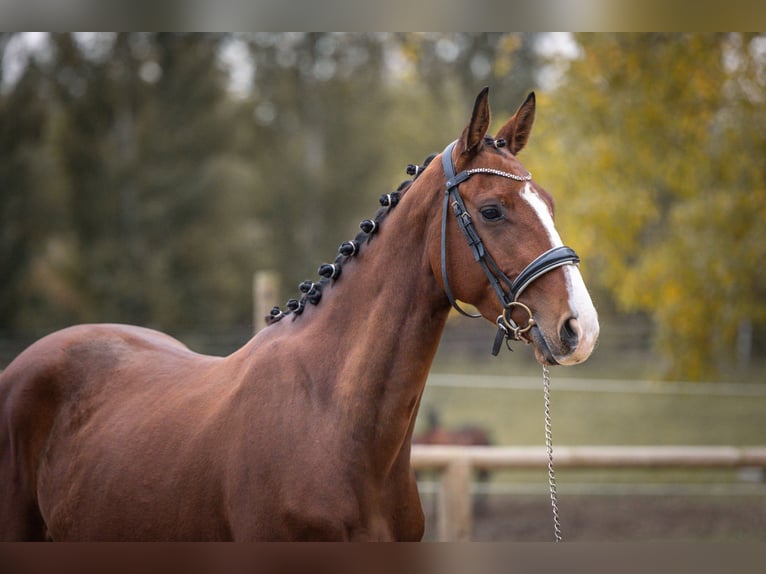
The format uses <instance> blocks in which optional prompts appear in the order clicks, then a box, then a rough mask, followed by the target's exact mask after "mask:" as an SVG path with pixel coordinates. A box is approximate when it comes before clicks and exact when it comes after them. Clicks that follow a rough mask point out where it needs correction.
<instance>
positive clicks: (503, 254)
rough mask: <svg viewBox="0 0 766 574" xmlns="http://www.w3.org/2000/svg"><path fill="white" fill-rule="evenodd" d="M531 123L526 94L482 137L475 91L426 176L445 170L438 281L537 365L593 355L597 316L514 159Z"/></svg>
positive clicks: (434, 254) (483, 106) (434, 228)
mask: <svg viewBox="0 0 766 574" xmlns="http://www.w3.org/2000/svg"><path fill="white" fill-rule="evenodd" d="M534 117H535V97H534V94H530V95H529V96H528V97H527V99H526V101H525V102H524V103H523V104H522V105H521V106H520V107H519V109H518V111H517V112H516V113H515V114H514V115H513V117H511V118H510V119H509V120H508V121H507V122H506V123H505V125H503V127H502V128H500V130H499V131H498V132H497V134H496V135H495V136H494V137H488V136H487V130H488V129H489V124H490V110H489V103H488V89H486V88H485V89H484V90H483V91H482V92H481V93H480V94H479V95H478V97H477V98H476V103H475V105H474V108H473V113H472V115H471V118H470V120H469V122H468V124H467V126H466V127H465V129H464V130H463V132H462V135H461V136H460V138H459V139H458V140H456V141H455V142H453V143H452V144H450V146H448V147H447V149H445V151H444V152H443V154H442V157H441V160H442V161H441V162H440V161H438V160H439V159H440V158H436V160H434V161H433V162H432V165H431V166H429V167H430V168H431V170H429V171H431V172H432V173H435V172H438V171H439V169H440V168H441V169H442V172H443V173H442V174H441V175H440V176H439V177H442V178H446V182H447V183H446V192H445V193H446V194H445V196H444V197H443V206H444V208H443V211H442V218H441V220H440V221H439V223H437V221H436V220H439V218H434V221H432V222H431V229H430V230H429V233H428V235H429V241H430V245H429V248H428V249H429V250H428V253H429V259H430V264H431V269H432V271H433V273H434V276H435V277H436V278H437V281H438V282H439V283H440V285H441V286H442V288H443V289H444V290H445V292H446V294H447V296H448V298H449V299H450V302H452V303H453V305H454V306H456V307H457V308H458V309H459V310H460V307H459V305H458V304H457V303H456V300H458V299H459V300H461V301H465V302H467V303H470V304H472V305H473V306H474V307H476V309H477V310H478V311H479V313H480V314H481V316H483V317H484V318H486V319H488V320H489V321H491V322H493V323H497V324H498V327H499V329H500V331H499V335H500V334H504V335H506V337H507V338H508V339H519V340H521V339H523V340H525V341H526V342H528V343H532V344H533V345H534V347H535V355H536V357H537V360H538V361H539V362H540V363H542V364H561V365H572V364H577V363H581V362H582V361H584V360H585V359H587V358H588V357H589V356H590V354H591V352H592V351H593V349H594V346H595V344H596V340H597V339H598V333H599V323H598V315H597V313H596V310H595V308H594V306H593V303H592V301H591V298H590V295H589V294H588V291H587V289H586V287H585V283H584V282H583V279H582V276H581V274H580V271H579V269H578V268H577V265H576V264H577V262H579V258H578V257H577V255H576V254H575V253H574V251H572V250H571V249H569V248H567V247H564V245H563V243H562V240H561V237H560V236H559V233H558V231H557V230H556V227H555V226H554V221H553V217H554V202H553V198H552V197H551V195H550V194H548V193H547V192H546V191H545V190H544V189H543V188H542V187H540V186H539V185H538V184H537V183H535V182H534V181H533V180H532V178H531V175H530V174H529V172H528V171H527V170H526V169H524V167H523V166H522V164H521V163H520V162H519V160H518V159H517V157H516V155H517V154H518V153H519V152H520V151H521V150H522V149H523V148H524V146H525V145H526V143H527V140H528V138H529V135H530V132H531V129H532V124H533V123H534ZM424 175H425V174H424ZM431 177H432V178H433V177H437V176H436V175H431ZM442 181H444V179H443V180H442ZM458 187H459V191H458ZM442 189H445V188H444V185H442ZM461 231H462V233H461ZM437 238H438V239H437ZM497 345H499V343H497ZM497 345H496V346H497Z"/></svg>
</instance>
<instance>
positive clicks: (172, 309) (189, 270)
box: [0, 3, 766, 540]
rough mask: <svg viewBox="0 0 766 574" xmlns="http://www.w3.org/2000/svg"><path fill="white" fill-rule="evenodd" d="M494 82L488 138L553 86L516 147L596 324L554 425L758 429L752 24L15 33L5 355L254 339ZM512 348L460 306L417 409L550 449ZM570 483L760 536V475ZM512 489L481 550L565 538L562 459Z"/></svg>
mask: <svg viewBox="0 0 766 574" xmlns="http://www.w3.org/2000/svg"><path fill="white" fill-rule="evenodd" d="M33 4H34V3H33ZM19 14H20V13H17V14H16V15H17V16H18V15H19ZM160 16H161V14H160ZM484 85H489V86H490V88H491V90H490V97H491V105H492V111H493V117H494V118H496V124H495V126H494V127H499V125H501V123H502V121H503V120H505V119H506V118H507V117H508V116H509V115H510V114H511V113H513V111H514V110H515V109H516V107H517V106H518V105H519V104H520V103H521V102H522V101H523V98H524V97H525V96H526V94H527V93H528V92H529V91H531V90H534V91H535V92H536V94H537V98H538V100H537V101H538V113H537V123H536V125H535V129H534V131H533V134H532V138H531V141H530V144H529V146H528V148H527V149H525V150H524V151H523V152H522V154H521V160H522V162H523V163H524V164H525V166H526V167H527V168H528V169H529V170H530V171H531V172H532V173H533V174H534V176H535V180H536V181H537V182H538V183H540V184H541V185H542V186H543V187H545V188H546V189H547V190H549V191H550V192H551V193H552V194H553V195H554V197H555V198H556V201H557V213H556V218H557V224H558V228H559V230H560V232H561V235H562V237H563V238H564V241H565V243H567V244H569V245H571V246H572V247H574V248H575V249H576V250H577V251H578V253H579V254H580V255H581V257H582V259H583V263H582V265H581V267H582V271H583V274H584V276H585V279H586V282H587V283H588V285H589V287H590V289H591V291H592V294H593V298H594V301H595V302H596V305H597V307H598V309H599V313H600V317H601V319H602V336H601V343H600V346H599V348H598V349H597V350H596V352H595V353H594V355H593V357H592V359H591V360H590V361H589V362H588V363H586V364H585V365H582V366H579V367H576V368H572V369H554V372H553V377H554V397H555V398H554V412H553V419H554V430H555V433H556V439H557V441H558V442H559V443H560V444H571V445H578V444H587V445H598V444H609V445H612V444H616V445H620V444H625V445H644V444H649V445H674V444H681V445H735V446H737V445H740V446H742V445H763V444H766V425H764V424H763V421H764V415H766V385H765V384H764V383H766V381H765V380H764V379H765V378H766V377H764V375H765V374H766V369H765V367H766V356H765V352H766V303H765V302H764V301H765V300H766V270H765V268H764V261H766V161H764V157H766V89H765V88H766V34H763V33H758V32H739V33H627V34H626V33H543V32H525V33H470V32H465V33H455V32H452V33H408V32H402V33H364V32H358V33H328V32H321V33H304V32H300V33H281V32H259V33H204V34H194V33H79V34H75V33H35V34H29V33H8V32H6V33H0V368H2V367H3V366H5V365H6V364H7V363H8V362H9V361H10V360H11V359H12V358H13V356H15V354H17V353H18V352H19V351H20V350H21V349H22V348H23V347H24V346H26V345H27V344H29V343H30V342H32V341H33V340H34V339H36V338H37V337H39V336H41V335H43V334H45V333H47V332H50V331H51V330H54V329H57V328H61V327H64V326H67V325H70V324H74V323H81V322H92V321H96V322H107V321H108V322H127V323H134V324H141V325H145V326H150V327H154V328H157V329H160V330H163V331H166V332H169V333H171V334H173V335H175V336H177V337H179V338H180V339H181V340H183V341H184V342H185V343H187V344H188V345H189V346H191V347H192V348H193V349H195V350H198V351H201V352H208V353H215V354H227V353H229V352H231V351H233V350H234V349H236V348H237V347H238V346H240V345H241V344H243V343H244V342H245V341H246V340H247V339H248V338H249V337H250V336H251V335H252V332H253V330H254V328H260V327H261V325H260V324H257V325H254V324H253V300H252V282H253V275H254V273H256V272H258V271H263V270H269V271H275V272H276V273H277V274H278V276H279V277H280V285H281V287H280V294H279V300H280V301H282V302H283V301H286V300H287V298H289V297H292V296H294V295H295V294H296V293H297V285H298V283H299V282H300V281H301V280H303V279H307V278H315V277H316V268H317V266H318V265H319V264H320V263H321V262H323V261H326V260H332V258H334V254H335V252H336V250H337V246H338V245H339V244H340V243H341V242H342V241H344V240H346V239H349V238H350V237H352V236H353V235H354V234H355V233H356V231H357V222H358V221H359V220H360V219H363V218H365V217H369V216H370V215H371V214H372V213H374V211H375V209H376V207H377V197H378V196H379V195H381V194H382V193H387V192H390V191H393V190H394V189H395V188H396V187H397V185H398V184H399V183H400V182H401V181H402V180H403V179H406V177H407V176H406V174H405V166H406V165H407V164H408V163H419V162H421V161H422V160H423V158H424V157H425V156H426V155H428V154H429V153H432V152H437V151H440V150H441V149H442V148H443V147H444V145H445V144H446V143H448V142H449V141H451V140H452V139H454V138H455V137H456V136H457V135H458V134H459V133H460V130H461V129H462V127H463V126H464V124H465V122H466V121H467V118H468V114H469V112H470V109H471V106H472V103H473V100H474V97H475V95H476V94H477V93H478V91H479V90H480V89H481V87H482V86H484ZM493 334H494V330H493V328H492V326H491V325H488V324H482V323H481V322H471V321H469V320H466V319H462V318H459V317H455V318H454V319H450V321H449V324H448V328H447V331H446V333H445V336H444V340H443V343H442V346H441V348H440V351H439V354H438V356H437V359H436V363H435V365H434V369H433V373H434V374H433V376H432V380H431V381H430V382H429V385H428V387H427V391H426V394H425V396H424V400H423V413H427V412H433V413H435V417H434V419H433V420H436V419H438V421H439V424H440V425H444V426H445V427H449V428H458V427H460V426H465V425H473V426H475V425H478V426H481V427H482V428H483V429H484V430H485V431H486V432H487V433H488V435H489V436H490V440H491V442H492V443H493V444H504V445H535V444H541V443H542V439H543V433H542V417H543V411H542V393H541V390H540V385H541V383H540V382H539V373H538V369H539V368H538V366H537V365H536V364H535V363H534V360H533V358H532V356H531V353H529V352H528V349H524V348H523V347H522V348H518V349H517V351H516V352H515V353H512V354H511V353H505V354H504V355H503V356H501V357H499V358H497V359H494V358H492V357H491V356H490V355H489V348H490V345H491V340H492V336H493ZM558 391H561V393H559V392H558ZM421 418H422V419H423V420H422V421H419V423H418V424H419V426H418V429H419V431H421V432H425V431H426V430H427V427H428V421H427V420H426V417H425V416H422V417H421ZM559 480H560V483H561V484H562V486H561V490H562V492H563V493H564V494H565V499H564V501H562V507H563V513H564V517H565V518H564V526H565V528H566V527H567V526H569V527H570V532H571V533H572V535H573V536H574V537H575V538H577V536H578V534H577V533H578V532H579V533H580V534H579V536H580V537H581V538H582V539H604V538H606V539H631V538H633V537H643V538H648V539H661V538H663V537H668V536H670V537H673V536H675V537H677V538H681V539H685V538H693V539H696V538H702V539H709V538H712V539H716V538H723V539H730V538H734V539H740V538H745V539H763V538H764V537H765V536H766V504H765V503H764V483H763V475H762V473H760V474H759V473H758V472H750V473H748V472H743V471H741V470H735V469H730V470H727V471H710V472H703V473H701V472H694V473H691V472H687V473H679V472H675V471H673V472H671V471H663V472H659V471H657V472H645V471H644V472H640V473H638V472H630V473H628V472H622V473H621V472H611V473H603V472H598V473H597V472H583V471H575V470H572V471H567V472H564V473H561V476H560V479H559ZM490 484H491V485H494V487H493V488H494V491H493V492H494V494H493V496H492V500H493V504H495V505H496V508H495V510H494V511H492V512H489V514H487V515H485V517H488V518H487V520H488V521H489V522H486V523H480V522H477V530H476V532H477V534H476V536H477V537H478V538H483V539H509V538H510V539H521V540H526V539H531V540H536V539H547V537H548V530H549V526H548V523H547V521H548V518H547V517H544V516H542V515H543V514H544V513H545V512H547V508H546V507H545V506H544V503H545V500H544V494H545V492H546V491H545V483H544V476H543V475H542V474H540V473H511V472H509V473H504V474H500V475H497V476H493V477H492V480H491V482H490ZM566 485H569V486H566ZM668 485H671V486H668ZM679 485H680V486H679ZM681 487H685V489H686V490H683V488H681ZM567 489H569V491H567ZM490 490H492V489H490ZM610 493H611V494H610ZM541 494H542V495H543V496H540V495H541ZM426 499H427V496H426ZM648 501H651V502H648ZM567 504H569V505H570V506H569V508H570V512H569V515H568V517H567V514H566V513H567ZM647 510H649V511H651V512H649V514H648V515H647V516H646V517H644V518H641V516H643V515H641V512H642V511H647ZM536 512H537V514H540V515H541V516H540V517H539V518H537V514H535V513H536ZM588 512H590V513H591V514H587V513H588ZM663 512H664V513H665V514H662V513H663ZM583 513H584V514H583ZM615 513H616V514H615ZM519 516H527V517H534V518H530V519H528V520H523V521H520V520H519ZM567 520H569V523H567ZM623 522H624V523H625V524H623ZM530 523H532V524H537V523H542V524H541V530H539V531H538V530H535V529H534V528H532V529H527V530H525V528H526V527H524V526H523V525H525V524H526V525H527V527H528V525H529V524H530ZM636 524H640V526H639V527H637V528H636V529H634V530H631V528H630V527H631V525H632V526H635V525H636ZM519 525H522V526H519ZM598 525H601V526H598ZM668 525H671V526H668ZM701 525H704V526H701ZM540 532H542V534H541V533H540Z"/></svg>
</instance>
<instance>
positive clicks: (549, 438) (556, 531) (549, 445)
mask: <svg viewBox="0 0 766 574" xmlns="http://www.w3.org/2000/svg"><path fill="white" fill-rule="evenodd" d="M543 398H544V399H545V450H546V453H547V454H548V487H549V489H550V493H551V510H553V535H554V537H555V541H556V542H561V522H560V521H559V503H558V496H557V494H556V475H555V473H554V471H553V433H552V432H551V378H550V373H549V372H548V366H547V365H543Z"/></svg>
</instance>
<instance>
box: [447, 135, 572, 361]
mask: <svg viewBox="0 0 766 574" xmlns="http://www.w3.org/2000/svg"><path fill="white" fill-rule="evenodd" d="M455 144H457V141H454V142H452V143H451V144H449V145H448V146H447V147H446V148H445V149H444V152H442V167H443V169H444V175H445V177H446V178H447V184H446V192H445V194H444V208H443V210H442V225H441V269H442V283H443V284H444V292H445V293H446V295H447V298H448V299H449V302H450V304H451V305H452V307H454V308H455V309H456V310H457V311H458V312H460V313H461V314H462V315H465V316H466V317H472V318H479V317H481V315H479V314H476V315H474V314H472V313H468V312H467V311H465V310H464V309H463V308H461V307H460V305H459V304H458V302H457V300H456V299H455V297H454V295H453V294H452V290H451V289H450V285H449V279H448V277H447V213H448V212H449V208H450V206H452V212H453V213H454V215H455V218H456V219H457V222H458V227H460V230H461V231H462V232H463V235H464V236H465V238H466V240H467V241H468V245H469V247H470V248H471V251H472V252H473V256H474V259H475V260H476V261H477V262H478V263H479V265H481V267H482V269H483V270H484V273H485V275H486V276H487V279H488V280H489V283H490V285H492V288H493V289H494V290H495V293H496V294H497V297H498V299H499V300H500V303H501V304H502V306H503V312H502V313H501V314H500V315H499V316H498V318H497V321H496V322H497V328H498V330H497V335H496V336H495V342H494V344H493V346H492V354H493V355H497V354H498V352H499V351H500V345H501V344H502V342H503V341H505V342H506V345H507V346H508V348H509V349H510V341H521V340H526V339H524V334H525V333H526V332H527V331H529V330H530V329H531V328H532V327H533V326H534V325H535V319H534V314H533V312H532V310H531V309H530V308H529V307H527V305H525V304H524V303H521V302H520V301H519V300H518V299H519V297H520V296H521V294H522V292H523V291H524V290H525V289H526V288H527V287H528V286H529V285H530V284H531V283H532V282H533V281H534V280H535V279H537V278H538V277H540V276H542V275H544V274H545V273H547V272H548V271H551V270H553V269H556V268H558V267H561V266H563V265H576V264H577V263H579V262H580V258H579V257H578V255H577V253H575V252H574V250H573V249H571V248H569V247H565V246H563V245H562V246H558V247H553V248H552V249H549V250H548V251H546V252H545V253H543V254H542V255H540V256H538V257H537V258H536V259H534V260H533V261H532V262H531V263H529V264H528V265H527V266H526V267H525V268H524V269H523V270H522V272H521V273H519V275H518V277H516V279H514V280H511V279H510V278H509V277H508V276H507V275H506V274H505V273H504V272H503V270H502V269H500V267H499V266H498V264H497V263H496V262H495V260H494V259H493V258H492V256H491V255H490V254H489V252H488V251H487V250H486V248H485V247H484V242H483V241H482V240H481V237H479V234H478V232H477V231H476V227H475V225H474V224H473V220H472V218H471V215H470V214H469V213H468V210H467V209H466V207H465V202H464V201H463V198H462V197H461V195H460V192H459V191H458V186H459V185H460V184H461V183H463V182H464V181H465V180H467V179H468V178H470V177H471V176H473V175H476V174H488V175H496V176H500V177H505V178H507V179H512V180H515V181H521V182H526V181H531V180H532V174H529V173H528V174H526V175H517V174H514V173H509V172H506V171H502V170H499V169H494V168H488V167H478V168H473V169H467V170H464V171H461V172H460V173H458V174H456V173H455V162H454V160H453V159H452V150H453V149H454V148H455ZM503 285H505V286H506V287H507V291H506V289H505V288H504V287H503ZM514 307H520V308H521V309H522V310H523V311H525V312H526V313H527V315H528V319H527V323H526V324H525V325H523V326H519V325H518V324H516V322H515V321H514V320H513V319H512V318H511V314H512V312H513V309H514Z"/></svg>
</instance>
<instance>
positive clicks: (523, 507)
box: [423, 495, 766, 542]
mask: <svg viewBox="0 0 766 574" xmlns="http://www.w3.org/2000/svg"><path fill="white" fill-rule="evenodd" d="M423 503H424V504H423V506H424V510H425V511H426V524H427V526H426V535H425V538H424V539H425V540H435V539H436V516H435V506H436V505H435V504H433V503H432V501H431V500H429V499H427V498H425V499H424V500H423ZM559 513H560V517H561V526H562V532H563V538H564V540H565V541H571V542H585V541H588V542H597V541H711V542H712V541H748V542H764V541H766V499H764V498H763V497H751V496H737V497H696V496H664V497H656V496H645V495H642V496H568V497H564V498H561V499H560V500H559ZM472 539H473V540H474V541H485V542H500V541H507V542H545V541H550V540H552V539H553V519H552V515H551V508H550V502H549V500H548V499H547V498H546V497H542V496H492V497H490V498H489V499H487V501H486V503H485V505H484V508H483V509H478V510H477V511H476V512H475V513H474V525H473V537H472Z"/></svg>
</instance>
